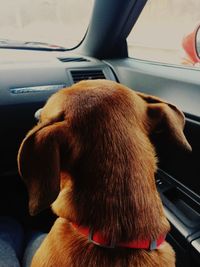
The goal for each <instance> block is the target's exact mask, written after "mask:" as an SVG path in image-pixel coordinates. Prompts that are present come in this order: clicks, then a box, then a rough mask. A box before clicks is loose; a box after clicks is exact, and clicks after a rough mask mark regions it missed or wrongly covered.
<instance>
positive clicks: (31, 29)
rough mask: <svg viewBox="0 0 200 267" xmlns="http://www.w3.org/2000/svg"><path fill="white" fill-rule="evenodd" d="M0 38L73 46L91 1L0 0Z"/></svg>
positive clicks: (83, 29)
mask: <svg viewBox="0 0 200 267" xmlns="http://www.w3.org/2000/svg"><path fill="white" fill-rule="evenodd" d="M0 6H1V8H0V39H1V40H2V39H9V40H16V41H29V42H36V41H37V42H47V43H51V44H57V45H61V46H64V47H67V48H70V47H73V46H75V45H77V44H78V43H79V42H80V41H81V39H82V38H83V36H84V34H85V32H86V29H87V27H88V23H89V19H90V15H91V11H92V7H93V0H0Z"/></svg>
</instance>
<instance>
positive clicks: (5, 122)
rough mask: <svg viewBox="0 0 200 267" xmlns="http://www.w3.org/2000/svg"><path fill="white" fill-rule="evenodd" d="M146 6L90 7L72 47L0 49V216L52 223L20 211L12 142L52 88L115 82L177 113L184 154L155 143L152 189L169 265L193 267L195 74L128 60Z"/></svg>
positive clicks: (197, 210)
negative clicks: (160, 209)
mask: <svg viewBox="0 0 200 267" xmlns="http://www.w3.org/2000/svg"><path fill="white" fill-rule="evenodd" d="M146 2H148V1H146V0H131V1H130V0H124V1H120V0H109V1H108V0H101V1H98V0H96V1H94V7H93V11H92V16H91V19H90V23H89V26H88V29H87V32H86V34H85V36H84V38H83V40H82V41H81V43H80V44H79V45H78V46H76V47H75V48H73V49H64V50H62V51H60V50H59V49H58V50H56V51H55V50H53V49H52V50H51V49H45V48H41V49H31V48H30V49H29V48H12V47H11V48H7V47H1V48H0V58H1V55H3V54H4V53H6V55H7V57H5V56H4V60H1V61H0V118H1V119H0V121H1V131H0V148H1V154H0V157H1V159H0V178H1V187H0V197H1V201H0V214H1V216H12V217H14V218H16V219H17V220H19V221H20V222H21V223H22V224H23V226H24V228H25V229H30V228H31V229H39V230H41V231H45V232H48V231H49V229H50V228H51V226H52V224H53V222H54V220H55V215H54V214H53V213H52V211H51V210H50V209H49V210H45V211H44V212H41V213H40V214H39V215H37V216H34V217H32V216H30V215H29V212H28V194H27V190H26V188H25V185H24V184H23V182H22V180H21V178H20V176H19V174H18V170H17V160H16V159H17V153H18V149H19V146H20V143H21V142H22V140H23V138H24V137H25V135H26V133H27V132H28V131H29V130H30V129H31V128H32V127H33V126H34V125H35V124H36V123H37V121H36V119H35V117H34V114H35V112H36V111H37V110H38V109H40V108H42V107H43V105H44V104H45V102H46V101H47V99H48V98H49V97H50V96H51V95H52V94H53V93H55V92H56V91H58V90H59V89H61V88H65V87H69V86H71V85H73V84H74V83H77V82H79V81H81V80H87V79H107V80H112V81H116V82H118V83H122V84H124V85H126V86H128V87H129V88H131V89H134V90H136V91H139V92H143V93H146V94H150V95H155V96H158V97H160V98H162V99H165V100H166V101H168V102H170V103H173V104H174V105H176V106H178V107H179V108H180V109H181V110H182V111H183V112H184V114H185V117H186V126H185V135H186V137H187V140H188V141H189V143H190V144H191V146H192V152H191V153H187V152H185V151H183V150H181V149H179V148H178V147H176V146H175V145H173V144H172V145H167V146H166V144H165V142H164V141H163V140H159V137H156V138H155V145H156V152H157V155H158V159H159V164H158V171H157V174H156V185H157V189H158V191H159V193H160V196H161V199H162V202H163V205H164V210H165V214H166V216H167V218H168V220H169V222H170V224H171V231H170V233H169V234H168V236H167V240H168V242H169V243H170V244H171V245H172V246H173V248H174V250H175V252H176V262H177V263H176V264H177V266H181V267H188V266H192V267H195V266H200V183H199V178H200V140H199V137H200V105H199V103H200V89H199V88H200V75H199V70H198V69H194V68H190V67H188V66H180V65H173V64H165V63H160V62H152V61H146V60H140V59H136V58H131V57H129V54H128V48H127V37H128V35H129V33H130V31H131V29H132V28H133V27H134V24H135V23H136V21H137V19H138V17H139V15H140V13H141V12H142V10H143V8H144V6H145V4H146ZM13 53H15V55H17V57H15V58H12V55H13ZM33 57H34V60H33ZM44 160H45V159H44Z"/></svg>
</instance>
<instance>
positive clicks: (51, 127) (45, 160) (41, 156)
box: [18, 122, 63, 215]
mask: <svg viewBox="0 0 200 267" xmlns="http://www.w3.org/2000/svg"><path fill="white" fill-rule="evenodd" d="M62 124H63V122H56V123H54V124H52V123H50V122H46V123H40V124H39V125H37V126H35V127H34V128H33V129H32V130H31V131H30V132H29V133H28V134H27V136H26V137H25V139H24V140H23V142H22V144H21V146H20V148H19V152H18V169H19V173H20V175H21V176H22V179H23V180H24V182H25V183H26V185H27V189H28V193H29V212H30V214H31V215H35V214H37V213H38V212H40V211H41V210H43V209H45V208H47V207H49V206H50V204H51V203H52V202H53V201H54V200H55V199H56V197H57V195H58V193H59V190H60V149H59V147H60V145H59V142H60V140H61V139H62V138H61V136H60V134H61V133H62V130H61V129H62V127H63V126H62Z"/></svg>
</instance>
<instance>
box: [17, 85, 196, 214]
mask: <svg viewBox="0 0 200 267" xmlns="http://www.w3.org/2000/svg"><path fill="white" fill-rule="evenodd" d="M183 128H184V116H183V114H182V112H181V111H179V110H178V109H177V108H176V107H175V106H174V105H171V104H169V103H166V102H164V101H163V100H161V99H159V98H157V97H153V96H148V95H145V94H142V93H137V92H134V91H132V90H130V89H128V88H126V87H125V86H122V85H120V84H117V83H115V82H111V81H104V80H96V81H83V82H80V83H78V84H76V85H73V86H72V87H69V88H65V89H62V90H60V91H59V92H57V93H56V94H54V95H52V96H51V97H50V98H49V100H48V101H47V103H46V105H45V106H44V107H43V109H42V111H41V114H40V120H39V123H38V124H37V126H35V127H34V128H33V129H32V130H31V131H30V132H29V133H28V134H27V136H26V137H25V139H24V140H23V142H22V144H21V146H20V149H19V153H18V167H19V172H20V174H21V176H22V178H23V179H24V181H25V183H26V185H27V188H28V191H29V199H30V200H29V209H30V213H31V214H36V213H37V212H39V211H41V210H42V209H44V208H46V207H48V206H50V204H52V202H53V201H54V200H55V199H56V197H57V196H58V194H59V192H60V188H62V187H63V186H64V184H65V182H66V181H67V182H69V181H70V184H71V185H73V190H74V191H75V193H74V194H75V195H76V196H75V197H74V202H76V204H75V205H77V206H78V205H79V204H78V203H82V205H84V201H85V200H87V201H88V203H90V202H91V204H92V202H93V199H94V198H95V201H96V203H97V199H99V205H101V203H103V201H104V199H103V198H102V197H101V195H100V194H101V193H98V188H101V189H100V192H102V191H105V190H106V192H107V195H108V196H109V195H110V201H112V197H111V196H112V194H114V193H113V192H115V193H116V194H120V193H123V192H122V191H123V190H124V194H128V192H126V188H125V186H122V184H121V181H123V182H124V181H125V180H126V179H127V177H130V176H135V177H137V176H138V177H139V176H140V174H141V175H145V176H147V175H151V176H152V175H153V174H154V172H155V171H156V159H155V152H154V149H153V146H152V144H151V141H150V136H151V135H152V134H153V132H160V133H161V132H166V133H167V136H168V140H167V141H168V142H169V141H171V142H174V143H176V144H178V145H180V146H181V147H183V148H184V149H186V150H191V147H190V145H189V144H188V142H187V140H186V138H185V136H184V133H183ZM133 172H135V173H134V174H132V173H133ZM144 172H146V173H144ZM122 176H123V177H122ZM110 177H112V178H110ZM109 179H112V182H111V183H110V182H109ZM129 180H131V181H132V179H129ZM151 182H152V181H151ZM131 183H133V182H131ZM144 183H146V181H145V182H144ZM131 185H132V186H133V188H134V184H131ZM129 187H130V185H129ZM141 188H142V187H141ZM119 191H120V192H119ZM72 197H73V196H72ZM105 201H106V200H105ZM119 204H120V203H119ZM84 208H86V207H82V209H80V214H81V210H84ZM87 208H88V209H90V212H91V213H92V212H93V211H92V208H91V207H87ZM95 208H96V209H98V208H99V209H101V207H100V206H99V207H98V206H96V207H95ZM88 212H89V211H88ZM90 215H91V214H90ZM84 216H85V215H84Z"/></svg>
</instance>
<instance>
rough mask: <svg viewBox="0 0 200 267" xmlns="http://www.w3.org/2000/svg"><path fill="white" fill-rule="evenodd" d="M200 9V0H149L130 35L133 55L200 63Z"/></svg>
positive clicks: (129, 45)
mask: <svg viewBox="0 0 200 267" xmlns="http://www.w3.org/2000/svg"><path fill="white" fill-rule="evenodd" d="M199 10H200V1H199V0H190V1H187V0H162V1H160V0H149V1H147V4H146V6H145V7H144V9H143V11H142V13H141V15H140V17H139V19H138V21H137V23H136V24H135V26H134V27H133V30H132V31H131V33H130V35H129V37H128V49H129V56H130V57H134V58H139V59H144V60H150V61H156V62H162V63H168V64H178V65H189V66H192V67H193V66H197V67H199V62H200V60H199V57H198V56H197V55H196V52H197V51H196V50H195V43H194V42H195V38H196V35H195V31H196V29H197V27H198V25H199V22H200V12H199ZM194 54H195V55H194Z"/></svg>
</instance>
